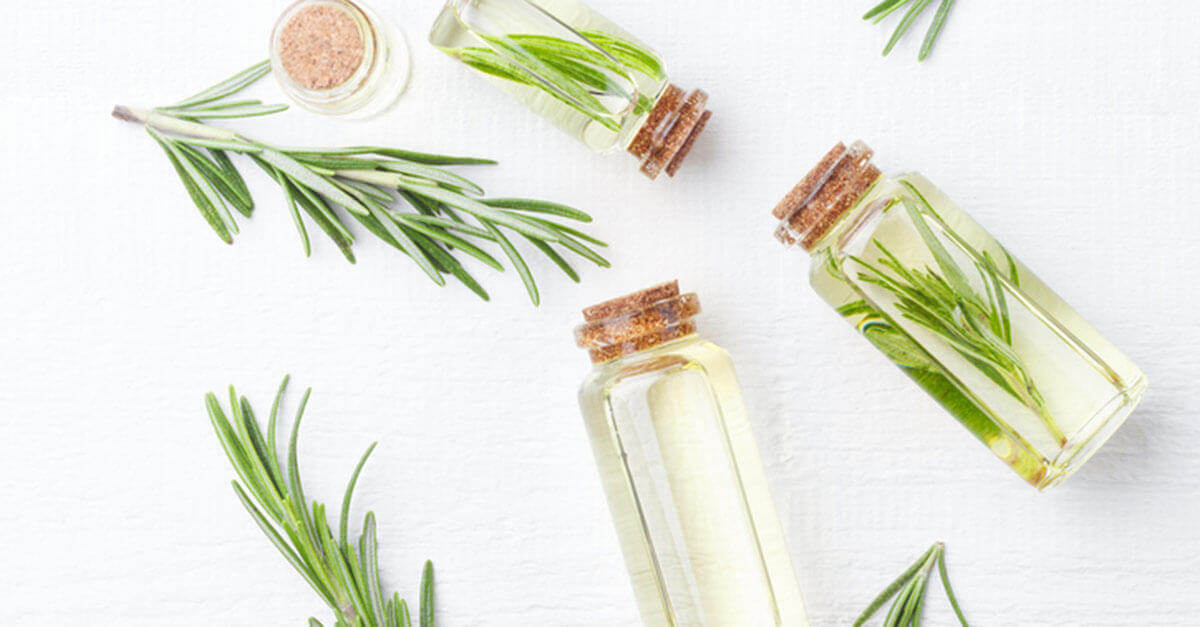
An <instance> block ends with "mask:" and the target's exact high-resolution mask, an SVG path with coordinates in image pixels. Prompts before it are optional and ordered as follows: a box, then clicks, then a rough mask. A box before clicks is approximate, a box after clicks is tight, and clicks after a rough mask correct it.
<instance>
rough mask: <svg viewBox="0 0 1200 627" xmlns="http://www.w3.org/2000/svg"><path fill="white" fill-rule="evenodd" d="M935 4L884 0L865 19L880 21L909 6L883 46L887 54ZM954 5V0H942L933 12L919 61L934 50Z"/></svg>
mask: <svg viewBox="0 0 1200 627" xmlns="http://www.w3.org/2000/svg"><path fill="white" fill-rule="evenodd" d="M931 4H933V0H883V1H882V2H880V3H879V4H877V5H875V6H874V7H872V8H871V10H870V11H867V13H866V14H865V15H863V18H862V19H864V20H873V21H874V22H875V23H879V22H880V21H882V20H883V19H884V18H886V17H887V16H889V15H891V14H892V13H893V12H895V11H897V10H898V9H900V8H901V7H904V6H908V11H906V12H905V13H904V16H903V17H902V18H901V19H900V23H899V24H897V25H896V29H895V30H894V31H892V36H891V38H890V39H888V42H887V45H885V46H884V48H883V55H884V56H887V55H888V54H889V53H891V51H892V48H894V47H895V46H896V43H897V42H899V41H900V39H902V38H903V37H904V34H905V33H907V32H908V29H909V28H910V27H912V25H913V22H914V21H916V19H917V18H918V17H919V16H920V15H921V14H922V13H924V11H925V9H927V8H928V7H929V5H931ZM953 6H954V0H941V3H940V4H939V5H938V9H937V11H936V12H935V13H934V14H933V21H932V22H931V23H930V24H929V29H928V30H927V31H926V32H925V41H923V42H922V43H921V50H920V52H918V53H917V61H924V60H925V57H927V56H929V52H930V51H931V50H933V44H934V42H936V41H937V38H938V36H939V35H941V33H942V27H944V26H945V25H946V18H947V17H948V16H949V15H950V8H951V7H953Z"/></svg>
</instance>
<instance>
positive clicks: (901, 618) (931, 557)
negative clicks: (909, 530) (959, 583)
mask: <svg viewBox="0 0 1200 627" xmlns="http://www.w3.org/2000/svg"><path fill="white" fill-rule="evenodd" d="M934 565H937V568H938V575H939V576H941V578H942V587H943V588H945V589H946V598H948V599H950V607H952V608H954V615H955V616H957V617H958V621H959V622H960V623H962V625H963V627H967V619H966V618H964V617H963V613H962V608H960V607H959V606H958V599H956V598H955V597H954V590H952V589H951V588H950V577H949V576H948V575H947V574H946V546H945V545H944V544H942V543H941V542H936V543H934V545H933V546H931V547H929V550H928V551H925V554H924V555H922V556H921V557H919V558H918V559H917V561H916V562H913V565H912V566H909V567H908V570H906V571H904V572H903V573H901V574H900V576H899V577H897V578H896V580H895V581H893V582H892V583H891V584H889V585H888V587H886V588H884V589H883V592H880V593H879V596H877V597H875V599H874V600H873V601H871V604H870V605H868V606H867V609H865V610H863V613H862V614H860V615H859V616H858V618H857V619H856V620H855V621H854V627H861V625H864V624H865V623H866V622H867V621H868V620H870V618H871V616H873V615H874V614H875V612H877V611H879V608H881V607H883V604H884V603H887V601H888V599H890V598H892V597H896V600H895V601H894V602H893V603H892V607H891V609H889V610H888V613H887V616H886V617H885V618H884V619H883V625H884V627H910V626H911V627H917V626H918V625H920V624H921V610H922V606H923V605H924V603H925V586H926V584H928V583H929V579H930V577H931V576H932V574H933V567H934Z"/></svg>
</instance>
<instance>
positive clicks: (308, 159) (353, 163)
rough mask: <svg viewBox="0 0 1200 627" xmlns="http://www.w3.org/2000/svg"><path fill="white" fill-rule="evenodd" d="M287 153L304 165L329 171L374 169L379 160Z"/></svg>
mask: <svg viewBox="0 0 1200 627" xmlns="http://www.w3.org/2000/svg"><path fill="white" fill-rule="evenodd" d="M288 155H289V156H290V157H292V158H293V159H295V160H296V161H299V162H300V163H303V164H304V165H308V166H313V167H316V168H321V169H322V170H325V171H330V172H332V171H335V170H376V169H378V168H379V162H378V161H376V160H374V159H355V158H354V157H341V156H331V155H314V154H304V153H296V154H292V153H288Z"/></svg>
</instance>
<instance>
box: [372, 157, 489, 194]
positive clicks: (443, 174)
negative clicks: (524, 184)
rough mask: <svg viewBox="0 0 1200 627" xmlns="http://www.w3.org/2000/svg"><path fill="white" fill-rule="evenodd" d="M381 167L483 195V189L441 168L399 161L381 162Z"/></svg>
mask: <svg viewBox="0 0 1200 627" xmlns="http://www.w3.org/2000/svg"><path fill="white" fill-rule="evenodd" d="M379 166H380V167H381V168H383V169H385V170H388V171H391V172H400V173H401V174H407V175H409V176H416V177H420V178H423V179H427V180H429V181H432V182H435V183H444V184H446V185H449V186H451V187H454V188H457V189H462V190H467V191H469V192H471V193H473V194H482V193H483V188H482V187H480V186H478V185H476V184H475V183H474V182H472V181H470V180H468V179H466V178H463V177H461V176H459V175H457V174H455V173H453V172H449V171H446V170H442V169H440V168H435V167H432V166H427V165H424V164H420V163H410V162H406V161H399V160H394V161H381V162H379Z"/></svg>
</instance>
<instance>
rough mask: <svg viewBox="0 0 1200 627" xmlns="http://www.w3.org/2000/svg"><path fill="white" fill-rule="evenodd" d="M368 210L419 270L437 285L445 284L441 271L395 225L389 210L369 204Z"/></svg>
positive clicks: (402, 230)
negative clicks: (415, 263)
mask: <svg viewBox="0 0 1200 627" xmlns="http://www.w3.org/2000/svg"><path fill="white" fill-rule="evenodd" d="M370 212H371V216H372V217H374V218H375V219H376V220H378V221H379V223H380V225H382V226H383V228H384V229H385V230H386V231H387V232H388V235H390V236H392V239H394V240H396V242H397V243H399V244H400V246H401V248H403V249H404V252H406V253H408V256H409V257H412V259H413V261H415V262H417V266H419V267H420V268H421V270H424V271H425V274H426V275H428V276H429V278H430V279H432V280H433V282H434V283H437V284H438V285H439V286H441V285H445V284H446V279H444V278H442V275H441V273H440V272H438V271H437V269H435V268H434V267H433V264H432V263H431V262H430V260H429V257H428V256H427V255H426V254H425V252H424V251H422V250H421V248H420V247H419V246H417V244H416V242H414V241H413V240H412V238H411V237H409V236H408V234H407V233H405V232H404V229H402V228H400V227H399V226H398V225H397V223H396V221H395V220H393V219H392V216H391V215H390V213H389V212H387V211H384V210H381V209H380V208H378V207H376V206H371V208H370Z"/></svg>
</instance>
